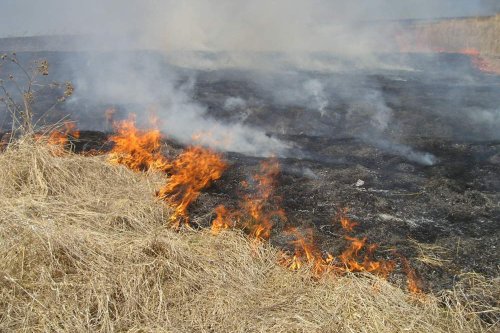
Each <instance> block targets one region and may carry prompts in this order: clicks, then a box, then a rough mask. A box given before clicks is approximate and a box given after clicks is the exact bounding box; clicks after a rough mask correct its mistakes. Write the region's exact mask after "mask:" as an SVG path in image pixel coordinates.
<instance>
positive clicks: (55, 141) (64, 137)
mask: <svg viewBox="0 0 500 333" xmlns="http://www.w3.org/2000/svg"><path fill="white" fill-rule="evenodd" d="M69 137H72V138H75V139H78V138H79V137H80V131H78V130H77V128H76V124H75V123H74V122H69V121H67V122H65V123H64V124H63V126H62V128H55V129H53V130H52V131H50V133H49V134H48V135H44V134H37V135H36V139H37V140H40V139H44V140H45V139H46V140H47V143H48V144H51V145H56V146H64V145H66V144H67V143H68V141H69V140H68V138H69Z"/></svg>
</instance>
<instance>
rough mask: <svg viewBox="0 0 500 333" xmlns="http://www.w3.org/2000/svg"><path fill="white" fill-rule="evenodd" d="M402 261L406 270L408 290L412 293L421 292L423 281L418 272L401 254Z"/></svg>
mask: <svg viewBox="0 0 500 333" xmlns="http://www.w3.org/2000/svg"><path fill="white" fill-rule="evenodd" d="M401 262H402V263H403V268H404V270H405V272H406V282H407V286H408V291H410V292H411V293H412V294H421V293H422V290H421V289H420V285H421V284H422V282H421V281H420V279H419V278H418V276H417V273H416V272H415V270H414V269H413V267H411V265H410V262H409V261H408V259H406V258H405V257H402V256H401Z"/></svg>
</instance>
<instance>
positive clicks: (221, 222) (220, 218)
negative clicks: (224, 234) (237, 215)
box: [211, 205, 234, 235]
mask: <svg viewBox="0 0 500 333" xmlns="http://www.w3.org/2000/svg"><path fill="white" fill-rule="evenodd" d="M215 214H216V215H217V217H216V218H215V220H214V221H213V222H212V228H211V231H212V234H213V235H218V234H219V233H220V232H221V231H222V230H226V229H229V228H232V227H233V225H234V223H233V218H232V216H231V215H232V214H231V212H230V211H229V210H228V209H227V208H226V207H225V206H224V205H219V206H217V208H215Z"/></svg>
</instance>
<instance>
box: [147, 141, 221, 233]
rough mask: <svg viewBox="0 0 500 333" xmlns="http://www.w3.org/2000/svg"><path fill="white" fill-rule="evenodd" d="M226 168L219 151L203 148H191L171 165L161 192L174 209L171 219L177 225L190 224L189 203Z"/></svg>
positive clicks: (159, 193) (160, 195) (161, 196)
mask: <svg viewBox="0 0 500 333" xmlns="http://www.w3.org/2000/svg"><path fill="white" fill-rule="evenodd" d="M226 167H227V165H226V163H225V162H224V161H223V160H222V158H221V156H220V155H219V154H217V153H215V152H213V151H211V150H209V149H205V148H201V147H190V148H188V149H187V150H185V151H184V152H183V153H182V154H180V155H179V156H178V157H177V159H176V160H174V161H173V162H171V163H170V164H168V166H167V169H168V170H169V173H170V174H171V176H170V178H169V180H168V183H167V184H166V185H165V186H164V187H163V188H161V189H160V190H159V191H158V193H157V195H158V197H160V198H162V199H164V200H165V201H166V202H167V203H168V204H169V205H171V206H172V207H173V208H174V213H173V214H172V216H171V222H172V223H173V225H174V226H175V227H179V226H180V224H181V223H186V224H187V223H189V216H188V213H187V209H188V207H189V205H190V204H191V203H192V202H193V201H194V200H196V198H198V196H199V195H200V192H201V190H202V189H204V188H206V187H208V186H209V185H210V184H211V183H212V182H213V181H214V180H217V179H219V178H220V177H221V176H222V173H223V172H224V170H225V169H226Z"/></svg>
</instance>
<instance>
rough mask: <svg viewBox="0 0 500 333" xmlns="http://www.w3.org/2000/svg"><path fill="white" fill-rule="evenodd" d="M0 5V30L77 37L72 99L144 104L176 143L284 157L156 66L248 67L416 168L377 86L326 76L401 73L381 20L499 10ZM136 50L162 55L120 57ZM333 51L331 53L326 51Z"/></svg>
mask: <svg viewBox="0 0 500 333" xmlns="http://www.w3.org/2000/svg"><path fill="white" fill-rule="evenodd" d="M0 6H1V8H0V9H1V12H0V31H2V34H3V35H4V36H26V35H46V34H77V35H85V36H87V38H86V39H85V40H83V39H82V40H79V42H78V45H75V46H74V48H75V50H80V51H88V50H93V51H96V50H97V51H99V52H98V55H97V56H93V55H89V54H86V55H85V57H87V58H86V60H85V61H86V66H84V67H79V68H75V75H76V79H75V86H76V88H77V90H76V94H75V97H74V100H73V102H75V101H77V100H78V99H95V100H98V101H101V102H102V103H104V104H111V105H112V104H117V105H125V106H126V108H127V109H128V110H129V111H130V112H135V113H139V114H143V113H145V112H144V110H145V109H146V108H148V107H154V108H155V109H156V112H157V114H158V116H159V117H160V118H161V120H162V126H163V130H164V131H165V132H166V133H167V134H168V135H171V136H172V137H174V138H176V139H178V140H180V141H182V142H185V143H189V142H191V141H192V137H193V136H194V135H196V134H199V133H202V134H203V135H202V136H200V137H201V143H202V144H206V145H210V146H213V147H215V148H218V149H222V150H230V151H238V152H242V153H245V154H252V155H262V156H268V155H272V154H277V155H279V156H286V155H287V154H288V151H289V150H290V149H291V148H293V147H292V146H291V145H290V144H289V143H286V142H283V141H280V140H279V139H277V138H275V137H272V136H270V135H268V134H266V132H265V131H264V130H262V129H259V128H256V127H252V126H249V125H245V124H243V123H242V122H233V123H225V122H222V121H220V120H216V119H215V118H213V117H211V116H209V115H208V114H207V107H206V106H205V105H203V104H201V103H199V102H196V101H195V100H194V99H193V94H194V82H195V81H196V75H195V74H193V73H191V74H189V79H188V80H187V81H186V80H185V81H183V82H181V81H182V80H180V78H179V76H178V74H177V73H176V71H175V70H174V69H172V67H169V66H168V65H167V64H166V63H167V62H168V64H170V65H172V64H173V65H178V66H183V67H187V68H190V69H193V68H197V69H204V70H214V69H221V68H235V67H237V68H247V69H248V68H250V69H252V70H255V71H256V73H257V74H255V76H254V77H252V80H253V81H254V82H255V83H256V84H257V85H259V86H260V87H261V88H262V89H263V90H266V91H268V92H269V93H270V95H271V96H272V100H273V101H274V102H276V103H277V104H279V105H283V106H303V107H306V108H308V109H313V110H315V111H317V112H318V113H319V114H320V116H321V117H323V116H325V115H327V114H328V113H329V112H330V113H331V112H332V110H333V109H334V108H335V107H336V106H338V105H340V104H342V103H344V104H345V103H346V101H347V118H348V119H349V117H351V118H364V119H365V120H366V126H365V127H364V128H363V129H362V130H361V131H356V133H359V134H354V135H355V136H358V137H359V138H361V139H363V140H366V141H367V142H369V141H372V140H373V139H376V140H375V142H378V144H377V146H378V147H380V148H381V149H385V150H387V151H389V152H392V153H395V154H400V155H403V156H406V157H407V158H408V159H409V160H411V161H416V162H420V163H422V164H432V163H434V161H435V160H436V159H435V158H434V157H433V156H431V155H430V154H428V153H425V152H422V153H420V152H418V151H415V150H413V149H412V148H411V147H406V146H403V145H401V144H399V143H397V142H392V141H391V139H389V138H387V137H386V136H385V133H386V132H388V130H389V128H390V127H391V124H392V117H393V113H394V111H393V110H392V109H391V108H390V107H389V106H388V104H387V103H386V101H385V100H384V97H383V94H381V92H380V90H379V89H378V87H375V88H366V89H365V88H363V89H357V93H355V94H354V93H353V90H356V86H357V85H358V83H359V82H362V81H363V80H364V78H363V76H362V75H361V76H359V77H358V78H357V80H356V81H353V82H343V81H342V82H340V81H338V80H337V79H336V77H335V73H337V72H338V71H342V70H345V69H346V68H351V69H353V70H357V71H359V70H364V71H373V70H386V69H394V68H397V69H399V70H412V68H411V67H409V68H406V67H398V66H402V65H401V64H399V63H394V62H392V61H389V60H387V59H385V58H384V57H381V56H380V54H383V53H385V52H392V51H395V50H397V45H395V44H394V38H393V35H394V31H393V29H394V26H393V25H392V23H390V22H387V21H390V20H400V19H414V18H419V19H427V18H437V17H457V16H468V15H488V14H493V13H495V11H496V10H499V9H500V8H498V7H499V5H498V4H497V2H496V1H485V0H483V1H481V0H442V1H436V0H408V1H400V0H361V1H357V2H346V1H343V0H342V1H340V0H333V1H332V0H330V1H326V0H311V1H305V0H276V1H266V0H254V1H242V0H238V1H234V0H188V1H168V0H167V1H154V0H149V1H139V0H120V1H119V0H109V1H97V0H89V1H85V2H82V1H62V0H46V1H43V2H42V1H19V0H4V1H3V3H2V4H1V5H0ZM139 49H141V50H144V49H147V50H155V51H160V52H161V54H162V55H163V56H164V57H159V58H157V57H147V58H141V57H140V56H139V57H138V56H137V55H136V54H130V53H128V52H124V50H139ZM110 52H112V53H110ZM214 54H215V56H214ZM332 54H334V55H336V57H335V58H330V57H328V56H325V55H332ZM165 59H166V60H165ZM314 71H319V72H322V73H329V75H331V77H329V78H327V79H324V78H323V79H318V78H317V77H315V76H314V75H311V74H310V72H314ZM283 72H285V73H288V74H290V75H291V77H293V79H292V80H291V81H290V82H281V83H280V84H278V85H276V82H277V81H275V80H273V79H272V78H271V79H270V78H269V77H270V76H271V77H272V76H273V74H274V73H283ZM263 73H264V74H263ZM332 88H335V89H338V90H337V91H336V92H335V94H334V93H333V92H332V91H331V89H332ZM246 107H247V101H246V100H244V99H242V98H241V97H240V96H229V97H228V98H227V99H226V101H225V105H224V108H225V109H226V110H235V109H243V108H246ZM141 109H142V111H141ZM103 112H104V110H103ZM474 119H475V120H476V121H478V122H483V121H491V119H493V120H494V121H497V122H498V113H497V111H496V110H485V111H481V112H479V113H478V116H477V117H475V118H474ZM347 125H348V124H347ZM89 126H90V125H89ZM312 134H314V133H312ZM292 150H293V149H292ZM293 151H295V150H293ZM422 161H423V162H422Z"/></svg>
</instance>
